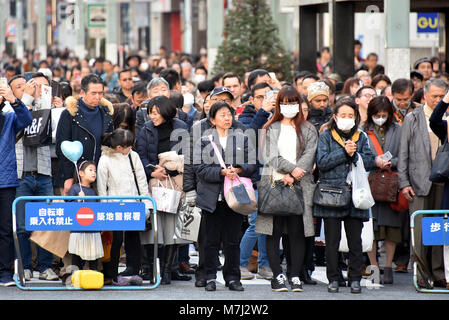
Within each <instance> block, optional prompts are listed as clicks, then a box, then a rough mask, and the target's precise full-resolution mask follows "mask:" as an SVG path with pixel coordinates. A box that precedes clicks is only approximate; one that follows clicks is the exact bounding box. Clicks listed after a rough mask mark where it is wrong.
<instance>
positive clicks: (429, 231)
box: [422, 217, 449, 246]
mask: <svg viewBox="0 0 449 320" xmlns="http://www.w3.org/2000/svg"><path fill="white" fill-rule="evenodd" d="M422 242H423V244H424V245H425V246H437V245H444V244H449V220H448V219H444V218H443V217H424V218H422Z"/></svg>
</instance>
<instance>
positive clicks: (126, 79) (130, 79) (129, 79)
mask: <svg viewBox="0 0 449 320" xmlns="http://www.w3.org/2000/svg"><path fill="white" fill-rule="evenodd" d="M121 81H133V78H125V79H122V80H121Z"/></svg>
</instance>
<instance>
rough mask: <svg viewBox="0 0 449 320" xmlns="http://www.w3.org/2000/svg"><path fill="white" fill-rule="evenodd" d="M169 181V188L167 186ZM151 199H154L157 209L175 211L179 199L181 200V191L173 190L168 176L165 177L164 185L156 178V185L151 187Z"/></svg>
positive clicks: (176, 210)
mask: <svg viewBox="0 0 449 320" xmlns="http://www.w3.org/2000/svg"><path fill="white" fill-rule="evenodd" d="M168 181H170V184H171V189H170V188H169V187H168ZM151 194H152V196H153V199H154V200H155V201H156V205H157V211H162V212H168V213H177V212H178V207H179V201H180V200H181V196H182V193H181V191H178V190H175V187H174V186H173V182H172V180H171V179H170V176H169V177H168V179H167V183H166V186H164V185H163V184H162V182H161V181H159V180H158V186H157V187H153V188H152V189H151Z"/></svg>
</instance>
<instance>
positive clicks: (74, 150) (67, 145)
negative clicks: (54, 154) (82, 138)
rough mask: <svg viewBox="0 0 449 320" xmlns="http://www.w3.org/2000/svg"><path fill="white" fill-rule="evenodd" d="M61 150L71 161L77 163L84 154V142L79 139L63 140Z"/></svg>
mask: <svg viewBox="0 0 449 320" xmlns="http://www.w3.org/2000/svg"><path fill="white" fill-rule="evenodd" d="M61 151H62V153H63V154H64V156H65V157H66V158H67V159H69V160H70V161H72V162H74V163H76V162H77V161H78V160H79V158H81V156H82V155H83V144H82V143H81V142H79V141H68V140H66V141H63V142H62V143H61Z"/></svg>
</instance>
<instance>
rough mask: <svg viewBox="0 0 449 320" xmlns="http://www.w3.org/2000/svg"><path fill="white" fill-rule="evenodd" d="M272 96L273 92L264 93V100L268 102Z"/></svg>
mask: <svg viewBox="0 0 449 320" xmlns="http://www.w3.org/2000/svg"><path fill="white" fill-rule="evenodd" d="M273 96H274V90H267V91H265V99H267V100H270V99H271V98H273Z"/></svg>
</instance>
